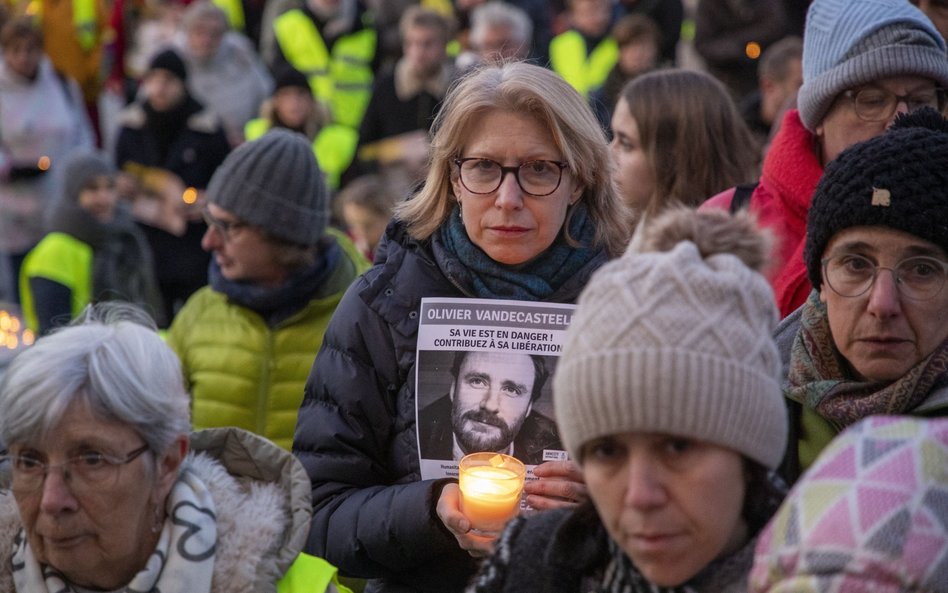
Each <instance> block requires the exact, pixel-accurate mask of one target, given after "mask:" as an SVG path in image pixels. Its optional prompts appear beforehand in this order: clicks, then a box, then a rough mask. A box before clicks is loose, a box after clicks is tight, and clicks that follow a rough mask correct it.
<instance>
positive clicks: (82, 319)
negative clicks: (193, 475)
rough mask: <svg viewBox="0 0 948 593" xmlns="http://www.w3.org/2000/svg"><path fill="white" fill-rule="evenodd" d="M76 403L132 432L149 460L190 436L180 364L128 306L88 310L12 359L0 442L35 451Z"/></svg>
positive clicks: (0, 393)
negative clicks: (147, 451)
mask: <svg viewBox="0 0 948 593" xmlns="http://www.w3.org/2000/svg"><path fill="white" fill-rule="evenodd" d="M75 402H83V403H85V404H87V405H89V407H90V409H91V410H92V412H93V413H94V414H95V415H97V416H99V417H101V418H103V419H105V420H110V421H117V422H124V423H126V424H128V425H130V426H131V427H132V428H133V429H134V430H135V431H136V432H137V433H138V434H139V435H140V436H141V437H142V439H143V440H144V441H145V442H146V443H147V444H148V448H149V449H150V450H151V451H152V453H155V454H161V453H163V452H164V451H165V449H167V448H168V447H169V446H170V445H171V443H172V442H174V440H175V439H176V438H177V437H179V436H180V435H187V434H188V433H189V432H190V427H191V419H190V410H189V406H190V402H189V398H188V394H187V391H185V387H184V379H183V377H182V375H181V364H180V362H179V361H178V357H177V356H176V355H175V353H174V351H172V350H171V348H170V347H168V345H167V344H165V342H164V340H162V339H161V337H160V336H159V335H158V333H157V332H156V328H155V324H154V322H153V321H152V320H151V318H150V317H148V315H147V314H146V313H144V312H143V311H142V310H141V309H138V308H136V307H134V306H133V305H130V304H127V303H115V302H110V303H104V304H99V305H95V306H89V307H87V308H86V310H85V312H84V313H83V314H82V315H80V316H79V318H78V319H77V320H76V321H75V322H74V323H73V325H70V326H67V327H64V328H61V329H59V330H57V331H55V332H53V333H51V334H49V335H47V336H45V337H43V338H40V339H39V340H37V341H36V343H35V344H34V345H33V346H31V347H29V348H27V349H26V350H24V351H23V352H21V353H20V354H19V355H17V357H16V358H15V359H13V362H11V363H10V366H9V368H8V369H7V372H6V374H5V375H4V377H3V382H2V383H0V442H2V443H3V444H4V445H6V446H9V445H11V444H13V443H36V442H37V441H38V440H41V439H43V438H45V436H46V435H47V434H48V433H49V431H50V430H51V429H52V428H53V427H54V426H56V424H57V423H58V422H59V421H60V420H62V418H63V414H64V413H65V412H66V409H67V408H68V407H69V406H70V404H72V403H75Z"/></svg>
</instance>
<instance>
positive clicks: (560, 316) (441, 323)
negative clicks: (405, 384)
mask: <svg viewBox="0 0 948 593" xmlns="http://www.w3.org/2000/svg"><path fill="white" fill-rule="evenodd" d="M575 308H576V307H575V305H564V304H556V303H534V302H524V301H508V300H492V299H463V298H462V299H448V298H425V299H422V301H421V311H420V316H421V317H420V322H419V327H418V352H417V356H418V358H417V360H418V364H417V375H416V377H415V381H416V382H415V393H416V397H415V406H416V409H415V413H416V419H417V422H418V424H417V426H418V430H417V435H418V452H419V458H420V466H421V477H422V479H434V478H444V477H457V475H458V461H459V460H460V459H461V457H463V456H464V455H465V454H467V453H474V452H478V451H499V452H501V453H507V454H508V455H513V456H514V457H516V458H518V459H520V460H521V461H522V462H523V463H524V464H525V465H526V466H527V477H528V479H529V478H530V477H531V476H532V473H533V471H532V470H533V467H534V466H536V465H538V464H540V463H543V462H544V461H556V460H565V459H568V455H567V453H566V451H565V448H564V447H563V445H562V444H561V442H560V438H559V434H558V431H557V429H556V424H555V423H554V421H553V393H552V377H553V371H554V369H555V367H556V361H557V360H558V358H559V356H560V353H561V352H562V350H563V343H564V340H565V334H566V328H567V327H568V326H569V323H570V321H571V320H572V317H573V312H574V311H575Z"/></svg>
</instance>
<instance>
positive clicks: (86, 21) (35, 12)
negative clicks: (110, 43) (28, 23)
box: [23, 0, 99, 51]
mask: <svg viewBox="0 0 948 593" xmlns="http://www.w3.org/2000/svg"><path fill="white" fill-rule="evenodd" d="M95 9H96V0H72V24H73V26H75V28H76V39H78V41H79V47H81V48H82V49H83V51H89V50H90V49H92V48H93V47H95V40H96V34H97V33H98V28H99V23H98V21H97V19H96V15H95ZM23 12H24V14H28V15H32V16H34V17H35V18H37V19H42V18H43V1H42V0H31V1H30V2H28V3H27V4H26V8H25V9H24V11H23Z"/></svg>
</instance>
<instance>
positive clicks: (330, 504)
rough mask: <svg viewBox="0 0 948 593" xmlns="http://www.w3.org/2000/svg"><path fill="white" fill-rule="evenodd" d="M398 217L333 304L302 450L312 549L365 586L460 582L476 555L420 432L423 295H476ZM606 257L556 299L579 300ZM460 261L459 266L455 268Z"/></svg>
mask: <svg viewBox="0 0 948 593" xmlns="http://www.w3.org/2000/svg"><path fill="white" fill-rule="evenodd" d="M434 243H435V244H434V245H433V244H432V242H427V241H426V242H423V243H419V242H417V241H414V240H413V239H411V238H410V237H408V235H407V233H406V232H405V230H404V228H403V226H402V225H401V224H399V223H392V224H390V225H389V227H388V229H386V234H385V237H384V238H383V240H382V244H381V245H380V246H379V251H378V253H377V255H376V260H375V261H376V264H375V265H374V266H373V267H372V269H370V270H369V271H368V272H366V273H365V275H364V276H362V277H361V278H360V279H359V280H357V281H356V282H355V283H354V284H353V285H352V286H351V287H349V290H348V291H347V292H346V294H345V296H344V297H343V298H342V302H341V303H340V304H339V306H338V307H337V308H336V312H335V313H334V315H333V318H332V321H330V323H329V327H328V329H327V331H326V335H325V337H324V339H323V345H322V347H321V349H320V351H319V354H318V355H317V357H316V361H315V363H314V365H313V370H312V372H311V373H310V376H309V379H308V381H307V383H306V394H305V397H304V399H303V404H302V406H301V407H300V413H299V420H298V423H297V427H296V435H295V438H294V443H293V451H294V453H295V454H296V455H297V456H298V457H299V458H300V460H301V461H302V462H303V465H304V467H305V468H306V471H307V473H308V474H309V476H310V479H311V480H312V484H313V509H314V513H313V525H312V529H311V531H310V536H309V541H308V543H307V548H306V551H307V552H309V553H312V554H316V555H318V556H323V557H325V558H326V559H327V560H329V561H330V562H332V563H333V564H335V565H336V566H338V567H339V568H340V570H341V571H342V572H343V573H344V574H349V575H354V576H361V577H368V578H372V579H376V580H375V581H373V582H371V583H370V584H369V587H368V589H367V591H385V592H409V591H411V592H414V591H431V592H437V593H450V592H452V591H461V590H462V589H463V588H464V585H465V584H466V582H467V580H468V579H469V578H470V577H471V576H472V575H473V573H474V570H475V568H476V564H475V562H474V561H473V560H472V559H471V558H470V556H468V554H467V553H466V552H464V551H462V550H461V549H460V548H459V547H458V545H457V542H456V540H455V539H454V537H453V536H451V534H450V533H449V532H448V531H447V530H446V529H445V528H444V527H443V526H442V524H441V522H440V520H439V519H438V518H437V515H436V514H435V511H434V506H435V503H436V502H437V499H438V496H439V495H440V493H441V489H442V488H443V486H444V484H445V483H446V482H447V480H427V481H420V477H421V475H420V470H419V463H418V445H417V442H418V441H417V436H416V433H415V380H414V376H415V348H416V340H417V337H418V311H419V309H420V304H421V299H422V297H465V296H470V295H471V292H470V291H469V290H466V289H465V288H464V287H462V286H460V285H459V284H460V283H459V282H458V281H457V280H455V279H453V277H454V276H453V275H452V274H451V272H450V270H448V271H446V272H445V271H442V270H441V269H440V268H439V267H438V265H437V264H436V263H435V257H434V255H433V251H432V250H433V249H439V246H438V245H437V242H436V241H435V242H434ZM605 260H606V258H605V257H604V256H603V257H597V258H595V260H594V261H593V262H591V263H590V265H588V266H587V267H586V268H585V269H583V270H582V272H581V273H579V274H576V275H575V276H574V277H573V278H571V279H570V281H568V282H567V283H566V285H565V286H563V287H562V288H561V289H560V290H559V291H558V292H557V293H556V294H555V295H554V297H553V298H551V299H550V301H551V302H560V303H563V302H574V301H575V300H576V297H578V296H579V292H580V290H582V287H583V286H585V284H586V282H587V281H588V279H589V276H590V275H591V274H592V272H593V271H595V269H597V268H598V267H599V266H600V265H602V264H603V263H604V262H605ZM449 267H453V266H449Z"/></svg>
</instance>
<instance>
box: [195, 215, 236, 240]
mask: <svg viewBox="0 0 948 593" xmlns="http://www.w3.org/2000/svg"><path fill="white" fill-rule="evenodd" d="M201 216H203V217H204V222H205V224H207V227H208V228H213V229H214V230H216V231H217V232H218V233H220V235H221V237H222V238H223V239H224V240H225V241H230V240H231V239H232V238H233V233H234V231H239V230H240V229H242V228H244V227H246V226H247V223H246V222H242V221H239V220H221V219H220V218H216V217H215V216H213V215H212V214H211V213H210V212H208V211H207V208H205V209H204V210H202V211H201Z"/></svg>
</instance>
